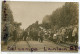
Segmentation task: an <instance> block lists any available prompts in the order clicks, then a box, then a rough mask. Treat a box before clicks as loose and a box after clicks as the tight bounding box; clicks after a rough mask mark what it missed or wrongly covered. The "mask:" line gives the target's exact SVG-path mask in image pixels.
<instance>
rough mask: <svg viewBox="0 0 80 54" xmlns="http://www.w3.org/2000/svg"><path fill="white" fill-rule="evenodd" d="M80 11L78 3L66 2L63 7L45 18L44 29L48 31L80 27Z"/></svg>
mask: <svg viewBox="0 0 80 54" xmlns="http://www.w3.org/2000/svg"><path fill="white" fill-rule="evenodd" d="M78 10H79V9H78V3H77V2H66V3H65V4H64V5H63V6H62V7H60V8H57V9H56V10H55V11H53V13H52V14H51V15H47V16H45V17H44V18H43V21H42V24H43V27H44V28H46V29H53V28H55V29H59V28H61V27H66V26H70V25H78V18H79V14H78V13H79V12H78Z"/></svg>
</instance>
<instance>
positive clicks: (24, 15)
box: [8, 1, 65, 29]
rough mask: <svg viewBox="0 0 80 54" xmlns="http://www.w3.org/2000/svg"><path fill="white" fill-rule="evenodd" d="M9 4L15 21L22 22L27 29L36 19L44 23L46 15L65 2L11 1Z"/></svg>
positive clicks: (23, 27) (22, 26)
mask: <svg viewBox="0 0 80 54" xmlns="http://www.w3.org/2000/svg"><path fill="white" fill-rule="evenodd" d="M8 4H9V6H10V9H11V10H12V14H13V18H14V21H16V22H19V23H21V24H22V25H21V28H22V29H26V28H27V27H28V26H29V25H31V24H33V23H35V22H36V21H39V23H42V20H43V18H44V17H45V16H46V15H51V14H52V12H53V11H55V10H56V9H57V8H59V7H62V6H63V5H64V4H65V3H64V2H24V1H10V2H8Z"/></svg>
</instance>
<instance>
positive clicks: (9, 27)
mask: <svg viewBox="0 0 80 54" xmlns="http://www.w3.org/2000/svg"><path fill="white" fill-rule="evenodd" d="M1 21H2V22H1V40H2V41H5V42H6V43H7V41H8V39H9V37H11V36H12V37H14V36H13V35H14V33H13V32H14V30H16V31H17V32H18V31H19V30H20V25H21V23H17V22H15V21H14V19H13V15H12V11H11V9H10V7H9V5H8V4H7V2H2V17H1ZM15 38H16V37H15Z"/></svg>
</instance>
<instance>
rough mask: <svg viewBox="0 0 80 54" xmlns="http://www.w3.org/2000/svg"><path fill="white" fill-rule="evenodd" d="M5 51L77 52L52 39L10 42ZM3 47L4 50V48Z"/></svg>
mask: <svg viewBox="0 0 80 54" xmlns="http://www.w3.org/2000/svg"><path fill="white" fill-rule="evenodd" d="M4 49H5V51H22V52H23V51H25V52H77V51H76V50H70V47H69V46H68V47H65V46H63V45H60V44H56V43H54V42H50V41H43V42H42V43H41V42H38V41H18V42H16V43H15V42H10V43H9V44H8V45H7V46H5V48H4ZM4 49H3V50H4Z"/></svg>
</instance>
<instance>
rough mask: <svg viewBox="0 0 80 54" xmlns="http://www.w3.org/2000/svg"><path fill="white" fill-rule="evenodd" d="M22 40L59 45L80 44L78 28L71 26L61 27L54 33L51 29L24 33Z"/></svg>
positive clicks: (32, 30)
mask: <svg viewBox="0 0 80 54" xmlns="http://www.w3.org/2000/svg"><path fill="white" fill-rule="evenodd" d="M21 39H23V40H25V41H28V40H33V41H39V42H43V41H44V40H45V41H53V42H57V43H62V42H74V43H77V42H78V27H77V26H69V27H61V28H60V29H58V30H56V31H53V30H51V29H35V28H33V29H31V30H29V31H24V32H23V34H22V37H21Z"/></svg>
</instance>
